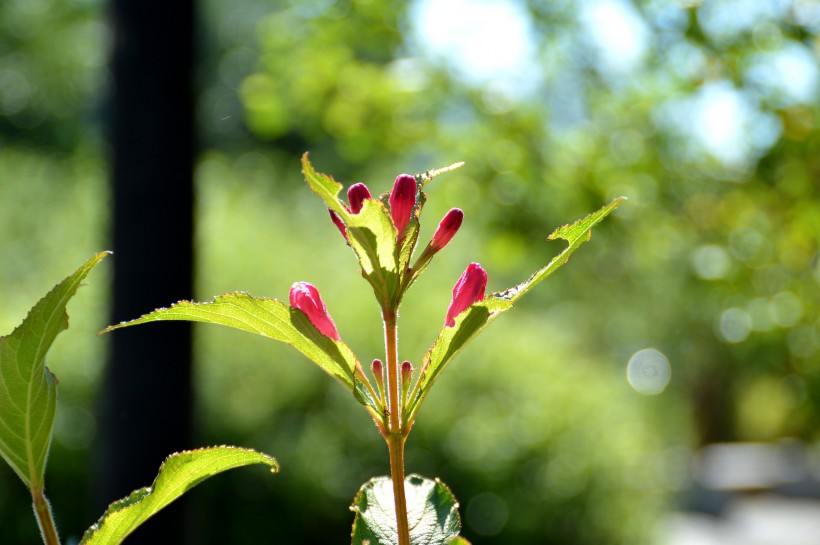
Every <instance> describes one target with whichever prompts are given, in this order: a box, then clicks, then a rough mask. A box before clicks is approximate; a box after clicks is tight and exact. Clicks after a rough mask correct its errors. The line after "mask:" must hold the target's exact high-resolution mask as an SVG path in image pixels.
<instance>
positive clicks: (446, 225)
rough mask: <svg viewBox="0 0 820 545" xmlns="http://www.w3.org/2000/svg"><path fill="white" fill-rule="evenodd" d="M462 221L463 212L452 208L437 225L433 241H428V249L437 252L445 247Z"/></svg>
mask: <svg viewBox="0 0 820 545" xmlns="http://www.w3.org/2000/svg"><path fill="white" fill-rule="evenodd" d="M463 219H464V212H462V211H461V210H459V209H458V208H453V209H452V210H450V211H449V212H447V213H446V214H445V215H444V218H443V219H442V220H441V223H439V224H438V228H437V229H436V232H435V233H434V234H433V240H431V241H430V249H431V250H433V251H435V252H437V251H439V250H441V249H442V248H444V247H445V246H447V244H448V243H449V242H450V241H451V240H452V239H453V237H454V236H455V234H456V233H457V232H458V229H459V227H461V221H462V220H463Z"/></svg>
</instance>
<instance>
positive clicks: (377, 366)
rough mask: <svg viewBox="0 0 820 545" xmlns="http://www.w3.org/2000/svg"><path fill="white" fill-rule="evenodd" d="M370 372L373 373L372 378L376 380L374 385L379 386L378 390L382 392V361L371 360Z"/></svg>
mask: <svg viewBox="0 0 820 545" xmlns="http://www.w3.org/2000/svg"><path fill="white" fill-rule="evenodd" d="M370 371H371V372H372V373H373V378H375V379H376V384H378V385H379V390H384V366H383V365H382V360H380V359H375V360H373V364H372V365H371V366H370Z"/></svg>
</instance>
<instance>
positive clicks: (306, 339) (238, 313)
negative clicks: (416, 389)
mask: <svg viewBox="0 0 820 545" xmlns="http://www.w3.org/2000/svg"><path fill="white" fill-rule="evenodd" d="M167 320H183V321H189V322H204V323H211V324H219V325H224V326H227V327H233V328H236V329H241V330H243V331H249V332H251V333H256V334H257V335H262V336H263V337H267V338H269V339H274V340H277V341H282V342H284V343H286V344H289V345H291V346H293V347H294V348H295V349H296V350H298V351H299V352H301V353H302V354H304V355H305V356H307V357H308V359H310V360H311V361H313V362H315V363H316V364H318V365H319V367H321V368H322V369H324V370H325V371H326V372H327V373H328V374H330V375H331V376H332V377H334V378H336V379H337V380H338V381H339V382H341V383H342V384H343V385H345V386H346V387H347V388H348V390H350V391H353V374H354V371H355V369H356V366H357V365H359V362H358V360H357V359H356V356H355V355H354V354H353V352H351V351H350V348H348V346H347V345H346V344H345V343H343V342H341V341H334V340H332V339H329V338H328V337H325V336H324V335H322V334H321V333H319V330H317V329H316V327H314V326H313V324H311V323H310V320H308V318H307V316H306V315H305V314H304V313H303V312H301V311H298V310H296V309H294V308H291V307H290V306H288V305H286V304H284V303H282V302H281V301H277V300H276V299H259V298H255V297H252V296H250V295H248V294H247V293H226V294H223V295H220V296H219V297H217V298H216V299H214V300H213V301H212V302H210V303H192V302H190V301H181V302H179V303H176V304H175V305H172V306H171V307H169V308H160V309H157V310H155V311H153V312H149V313H148V314H145V315H144V316H141V317H140V318H137V319H135V320H130V321H128V322H123V323H121V324H117V325H113V326H110V327H108V328H106V329H104V330H103V331H102V332H103V333H106V332H108V331H112V330H114V329H119V328H122V327H129V326H133V325H138V324H146V323H149V322H158V321H167Z"/></svg>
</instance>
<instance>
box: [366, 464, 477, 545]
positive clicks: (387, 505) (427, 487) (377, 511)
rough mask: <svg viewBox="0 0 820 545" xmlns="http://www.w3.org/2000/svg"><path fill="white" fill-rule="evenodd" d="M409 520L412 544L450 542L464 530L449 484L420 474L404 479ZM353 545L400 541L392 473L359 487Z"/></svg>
mask: <svg viewBox="0 0 820 545" xmlns="http://www.w3.org/2000/svg"><path fill="white" fill-rule="evenodd" d="M404 486H405V495H406V497H407V522H408V524H409V526H410V543H411V544H412V545H447V544H449V543H454V542H455V543H466V541H454V540H457V538H458V533H459V531H461V518H460V517H459V514H458V501H456V498H455V497H454V496H453V493H452V492H450V489H449V488H447V486H446V485H445V484H444V483H442V482H441V481H439V480H438V479H436V480H431V479H427V478H425V477H422V476H420V475H408V476H407V478H405V480H404ZM350 509H351V510H352V511H354V512H355V513H356V518H355V519H354V521H353V534H352V544H353V545H395V544H396V543H398V531H397V528H396V510H395V504H394V502H393V482H392V481H391V479H390V477H374V478H372V479H370V480H369V481H367V482H366V483H365V484H364V485H362V487H361V488H360V489H359V492H358V494H356V499H354V500H353V505H352V506H351V507H350Z"/></svg>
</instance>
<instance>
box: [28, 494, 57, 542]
mask: <svg viewBox="0 0 820 545" xmlns="http://www.w3.org/2000/svg"><path fill="white" fill-rule="evenodd" d="M31 497H32V499H33V500H34V514H35V515H36V516H37V523H38V524H39V526H40V535H41V536H42V537H43V543H45V545H60V538H59V537H57V527H56V526H55V525H54V518H53V517H52V516H51V505H50V504H49V503H48V500H47V499H46V496H45V494H43V489H42V488H39V487H33V488H32V489H31Z"/></svg>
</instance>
